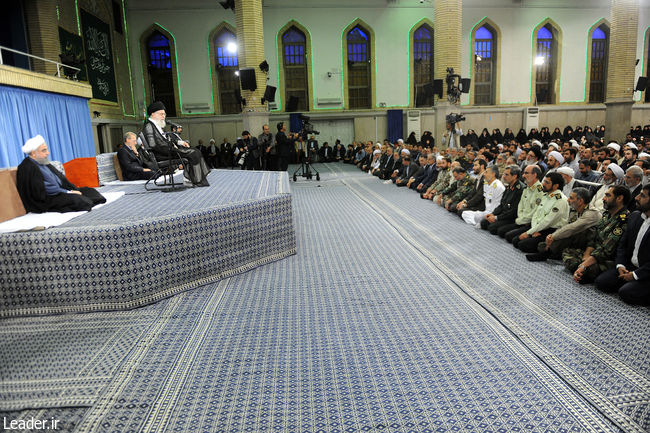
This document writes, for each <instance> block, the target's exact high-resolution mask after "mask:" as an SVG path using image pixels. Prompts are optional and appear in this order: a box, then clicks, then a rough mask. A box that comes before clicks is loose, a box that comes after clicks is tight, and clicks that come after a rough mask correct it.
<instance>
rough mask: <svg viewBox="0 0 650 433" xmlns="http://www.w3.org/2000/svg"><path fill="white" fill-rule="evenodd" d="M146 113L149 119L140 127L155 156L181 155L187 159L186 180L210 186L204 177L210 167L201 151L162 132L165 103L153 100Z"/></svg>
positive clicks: (161, 157)
mask: <svg viewBox="0 0 650 433" xmlns="http://www.w3.org/2000/svg"><path fill="white" fill-rule="evenodd" d="M147 115H148V116H149V119H148V120H147V122H146V123H145V125H144V128H142V133H143V134H144V137H145V139H146V140H147V144H148V145H149V147H150V148H151V150H152V152H153V153H154V155H156V158H158V159H159V160H162V159H165V160H166V159H170V158H171V159H175V158H177V157H181V158H183V159H184V160H187V163H186V164H184V168H185V170H184V171H183V175H184V176H185V180H186V182H187V183H191V184H192V185H195V186H210V184H209V183H208V180H207V179H206V177H207V175H208V173H209V172H210V169H209V168H208V166H207V165H206V163H205V161H204V160H203V156H202V155H201V151H200V150H199V149H194V148H191V147H190V146H189V144H187V143H186V142H185V141H179V142H178V144H177V145H176V144H174V143H172V142H171V141H170V140H169V139H168V138H167V136H166V134H165V133H164V132H163V130H164V128H165V125H166V122H165V119H166V117H167V113H166V112H165V105H164V104H163V103H162V102H160V101H156V102H153V103H152V104H151V105H149V107H148V108H147Z"/></svg>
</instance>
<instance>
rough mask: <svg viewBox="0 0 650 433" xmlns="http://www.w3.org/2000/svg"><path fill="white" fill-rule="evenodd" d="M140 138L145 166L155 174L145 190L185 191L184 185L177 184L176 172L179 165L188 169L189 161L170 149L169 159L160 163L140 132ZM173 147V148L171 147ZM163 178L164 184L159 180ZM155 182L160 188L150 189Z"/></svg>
mask: <svg viewBox="0 0 650 433" xmlns="http://www.w3.org/2000/svg"><path fill="white" fill-rule="evenodd" d="M138 138H139V140H140V142H141V143H142V149H143V152H142V156H143V159H144V163H145V165H146V166H147V167H148V168H150V169H151V170H152V171H153V172H154V174H153V176H151V178H150V179H149V180H148V181H147V182H146V183H145V184H144V188H145V189H146V190H147V191H151V190H155V189H159V190H161V191H180V190H183V189H185V186H184V185H182V184H178V183H175V181H174V172H175V171H176V168H177V167H178V166H179V165H182V166H183V167H187V164H188V162H187V159H185V158H182V157H181V156H180V155H179V154H178V152H175V151H174V150H173V149H170V152H169V158H168V159H166V160H160V161H158V160H157V159H156V155H155V153H154V152H153V148H152V146H150V145H149V143H148V142H147V139H146V138H145V136H144V134H143V133H142V132H140V134H138ZM170 147H171V146H170ZM161 178H162V183H159V182H160V181H159V179H161ZM152 181H153V184H154V185H155V186H157V187H164V189H160V188H150V187H149V183H151V182H152Z"/></svg>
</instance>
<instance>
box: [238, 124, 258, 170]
mask: <svg viewBox="0 0 650 433" xmlns="http://www.w3.org/2000/svg"><path fill="white" fill-rule="evenodd" d="M237 147H238V148H239V152H240V153H243V154H244V155H243V157H244V158H245V160H244V161H243V162H244V163H243V164H242V167H241V168H242V170H243V169H244V167H246V169H247V170H259V169H260V150H259V146H258V144H257V138H255V137H251V134H250V132H248V131H243V132H242V133H241V138H240V139H239V140H237Z"/></svg>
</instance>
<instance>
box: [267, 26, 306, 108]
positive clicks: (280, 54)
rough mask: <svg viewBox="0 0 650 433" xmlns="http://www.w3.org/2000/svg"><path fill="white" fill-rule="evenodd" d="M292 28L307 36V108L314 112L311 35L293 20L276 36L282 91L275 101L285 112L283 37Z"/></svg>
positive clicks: (280, 87)
mask: <svg viewBox="0 0 650 433" xmlns="http://www.w3.org/2000/svg"><path fill="white" fill-rule="evenodd" d="M291 27H295V28H296V29H298V30H300V31H301V32H302V33H303V34H304V35H305V61H306V62H307V99H308V101H307V107H308V110H309V111H312V110H314V97H313V95H314V89H313V85H314V84H313V80H312V66H311V64H312V55H311V33H309V30H307V27H305V26H303V25H302V24H300V23H299V22H298V21H296V20H291V21H289V22H287V23H286V24H285V25H284V26H282V28H280V29H279V30H278V33H277V35H276V48H277V64H278V88H279V89H282V91H280V92H277V93H276V94H275V101H276V105H277V107H278V110H281V111H284V110H285V108H286V104H287V101H285V98H284V90H285V88H286V87H285V81H284V79H285V77H284V67H283V65H284V57H283V56H284V55H283V52H282V46H283V44H282V35H284V33H285V32H286V31H287V30H289V29H290V28H291Z"/></svg>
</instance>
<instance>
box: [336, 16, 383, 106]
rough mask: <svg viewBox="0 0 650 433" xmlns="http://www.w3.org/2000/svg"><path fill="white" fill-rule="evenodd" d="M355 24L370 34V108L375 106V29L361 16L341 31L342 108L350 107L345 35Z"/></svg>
mask: <svg viewBox="0 0 650 433" xmlns="http://www.w3.org/2000/svg"><path fill="white" fill-rule="evenodd" d="M356 26H361V27H363V28H364V29H366V30H367V31H368V33H369V34H370V39H371V41H370V108H374V107H375V106H376V97H375V94H376V93H377V92H376V85H377V74H376V69H375V44H376V38H375V31H374V30H373V28H372V27H371V26H370V25H368V23H366V22H365V21H363V20H362V19H361V18H356V19H355V20H353V21H352V22H351V23H350V24H348V25H347V26H346V27H345V28H344V29H343V32H341V72H342V76H343V82H342V85H343V98H344V99H343V109H349V107H350V95H349V86H348V79H349V77H348V66H347V63H348V44H347V35H348V33H349V32H350V30H352V29H354V28H355V27H356Z"/></svg>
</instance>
